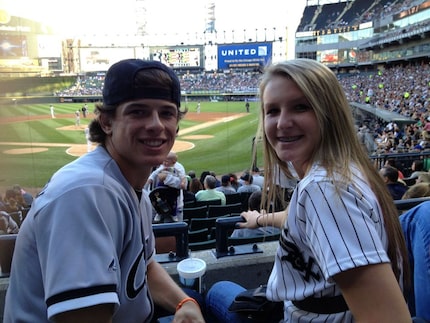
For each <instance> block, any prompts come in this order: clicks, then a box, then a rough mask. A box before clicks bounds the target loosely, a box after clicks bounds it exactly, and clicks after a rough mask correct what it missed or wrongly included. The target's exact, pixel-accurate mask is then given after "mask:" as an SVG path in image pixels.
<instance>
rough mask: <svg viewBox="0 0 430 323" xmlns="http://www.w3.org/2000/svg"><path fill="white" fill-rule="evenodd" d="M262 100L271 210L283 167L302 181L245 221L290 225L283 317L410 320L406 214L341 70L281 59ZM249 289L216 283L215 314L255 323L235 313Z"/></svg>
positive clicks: (211, 301) (283, 252)
mask: <svg viewBox="0 0 430 323" xmlns="http://www.w3.org/2000/svg"><path fill="white" fill-rule="evenodd" d="M259 97H260V99H261V109H260V126H259V129H262V140H263V147H264V152H263V155H264V159H265V163H264V170H265V177H266V178H267V179H268V180H267V182H268V183H269V186H268V190H267V191H266V190H263V196H262V201H263V203H262V205H263V206H265V209H269V208H268V205H270V203H271V202H273V201H274V199H275V196H274V195H275V192H274V185H275V179H276V169H277V167H279V169H281V170H282V172H284V173H285V175H286V176H287V177H288V178H293V177H294V176H293V174H292V173H291V171H290V169H289V167H290V166H291V167H293V168H294V170H295V171H296V173H297V175H298V178H299V179H300V181H299V182H298V184H297V186H296V188H295V190H294V193H293V195H292V197H291V201H290V204H289V207H288V209H287V210H286V211H285V212H280V213H270V212H268V213H266V212H257V211H249V212H244V213H242V216H243V217H244V218H245V219H246V222H243V223H239V226H240V227H242V228H256V227H258V226H264V225H273V226H276V227H279V228H282V231H281V237H280V244H279V246H278V249H277V254H276V257H275V264H274V266H273V270H272V273H271V275H270V278H269V282H268V285H267V292H266V296H267V298H268V299H270V300H273V301H283V302H284V311H283V314H284V321H285V322H297V321H300V322H315V321H318V322H352V321H363V322H368V321H374V322H387V323H388V322H390V323H391V322H410V321H411V317H410V314H409V311H408V307H407V304H406V302H405V299H404V296H403V293H402V288H401V286H407V282H408V279H407V278H408V270H409V267H408V266H407V263H406V262H404V260H405V259H407V250H406V246H405V242H404V238H403V235H402V233H401V228H400V224H399V221H398V216H397V214H398V212H397V209H396V206H395V204H394V202H393V199H392V197H391V196H390V194H389V192H388V190H387V189H386V185H385V183H384V182H383V180H382V178H381V176H379V175H378V170H377V169H376V168H375V167H374V166H373V165H372V164H371V163H370V162H369V159H368V156H367V154H365V152H364V150H363V149H362V147H361V144H360V142H359V141H358V138H357V136H356V133H355V129H354V122H353V118H352V115H351V109H350V106H349V104H348V100H347V99H346V97H345V94H344V91H343V89H342V87H341V86H340V84H339V83H338V82H337V80H336V76H335V74H334V73H333V72H332V71H331V70H330V69H329V68H328V67H326V66H325V65H323V64H321V63H318V62H316V61H314V60H310V59H296V60H290V61H285V62H281V63H277V64H273V65H270V66H268V67H267V68H266V70H265V73H264V75H263V76H262V78H261V84H260V95H259ZM274 172H275V173H274ZM382 224H384V225H382ZM375 254H378V257H374V256H375ZM242 290H243V288H241V287H240V286H239V287H237V284H234V283H232V282H217V283H216V284H214V285H213V286H212V287H211V289H210V290H209V291H208V293H207V296H206V305H207V308H208V312H209V313H210V314H211V315H214V316H215V317H216V318H217V319H218V322H245V321H247V319H248V318H247V317H246V316H240V314H238V313H231V312H228V307H229V306H230V304H231V303H232V301H233V300H234V298H235V296H236V295H237V292H240V291H242ZM329 304H336V306H330V305H329ZM375 304H377V306H375Z"/></svg>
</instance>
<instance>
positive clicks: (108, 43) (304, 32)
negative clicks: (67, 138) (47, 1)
mask: <svg viewBox="0 0 430 323" xmlns="http://www.w3.org/2000/svg"><path fill="white" fill-rule="evenodd" d="M327 2H330V3H327ZM0 29H1V30H2V33H1V35H0V45H1V46H2V47H1V49H2V52H1V54H2V56H1V57H0V77H17V76H43V75H60V74H67V75H71V74H72V75H79V74H85V73H87V72H98V71H101V72H104V71H106V70H107V68H108V67H109V66H110V64H112V63H113V62H115V61H117V60H118V59H121V58H124V57H140V58H145V59H159V60H161V61H162V62H164V63H166V64H168V65H170V66H171V67H173V68H174V69H176V70H177V71H178V73H179V74H184V73H190V74H194V73H197V74H198V73H201V72H203V71H226V70H229V71H233V70H236V71H237V70H240V71H251V72H255V71H256V70H258V69H260V68H261V67H262V66H264V65H266V64H267V63H268V62H271V61H272V62H276V61H280V60H283V59H286V55H287V53H286V48H287V44H286V41H287V37H286V35H285V31H281V30H277V31H276V32H275V28H273V35H272V31H269V32H268V33H267V34H266V30H264V37H263V38H261V37H260V38H259V37H257V32H256V34H255V35H253V36H252V37H250V38H249V39H248V37H245V38H244V39H243V40H242V41H238V38H237V37H236V41H234V39H233V38H232V37H230V38H228V37H226V35H225V31H224V38H222V36H220V35H218V36H220V37H218V38H216V35H215V36H214V35H213V34H211V33H206V34H204V35H203V34H202V35H198V33H196V38H195V39H193V40H190V39H188V42H185V43H184V42H180V43H178V44H176V45H168V44H167V43H166V44H165V45H163V44H161V43H157V44H155V43H152V42H147V41H143V40H142V39H140V38H136V37H133V36H131V35H130V37H125V36H121V37H114V36H112V37H97V39H96V40H95V39H64V40H61V44H60V43H59V40H58V38H56V37H54V35H52V34H49V33H48V34H46V33H45V34H43V33H42V31H41V29H40V28H39V27H38V25H36V24H34V23H32V22H31V21H28V20H25V19H16V17H12V19H10V21H9V22H7V23H5V24H2V25H0ZM264 29H266V28H264ZM276 33H277V34H276ZM211 35H212V36H213V37H212V36H211ZM429 35H430V0H406V1H400V0H377V1H369V0H350V1H344V0H339V1H333V0H331V1H323V0H312V1H311V0H308V6H306V7H305V9H304V11H303V16H302V19H301V22H300V24H299V26H298V29H297V32H296V35H295V36H296V37H295V40H294V41H295V56H296V57H306V58H311V59H315V60H318V61H321V62H323V63H325V64H327V65H329V66H330V67H331V68H335V69H337V70H338V71H339V72H350V71H352V70H362V69H367V68H368V67H369V66H370V65H377V64H384V63H387V62H388V63H391V62H393V61H402V60H403V61H404V60H412V59H416V58H419V59H420V60H422V59H423V58H425V57H429V56H430V37H429ZM227 36H228V35H227ZM249 36H251V35H249ZM254 36H255V37H254ZM272 36H273V37H272ZM278 36H279V37H278ZM211 37H212V38H211ZM245 39H248V40H245ZM160 42H162V40H160ZM6 49H8V50H6Z"/></svg>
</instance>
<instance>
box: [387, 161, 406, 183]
mask: <svg viewBox="0 0 430 323" xmlns="http://www.w3.org/2000/svg"><path fill="white" fill-rule="evenodd" d="M385 166H391V167H394V168H395V169H397V173H398V179H403V178H405V175H403V172H402V171H401V170H400V169H399V168H398V167H397V164H396V160H395V159H394V158H388V159H387V160H386V161H385Z"/></svg>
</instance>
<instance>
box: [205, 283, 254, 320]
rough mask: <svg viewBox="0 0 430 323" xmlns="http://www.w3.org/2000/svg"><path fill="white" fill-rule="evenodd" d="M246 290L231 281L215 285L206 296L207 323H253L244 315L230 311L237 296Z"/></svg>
mask: <svg viewBox="0 0 430 323" xmlns="http://www.w3.org/2000/svg"><path fill="white" fill-rule="evenodd" d="M245 290H246V288H244V287H242V286H240V285H238V284H236V283H233V282H230V281H220V282H217V283H215V284H214V285H213V286H212V287H211V288H210V289H209V291H208V292H207V294H206V322H207V323H215V322H219V323H223V322H225V323H231V322H235V323H242V322H244V323H249V322H253V321H252V320H251V319H248V318H247V317H246V316H244V315H240V314H238V313H234V312H229V311H228V307H229V306H230V304H231V303H232V302H233V300H234V298H235V297H236V295H237V294H239V293H240V292H243V291H245Z"/></svg>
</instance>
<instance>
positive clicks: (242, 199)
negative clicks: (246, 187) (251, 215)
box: [239, 192, 252, 211]
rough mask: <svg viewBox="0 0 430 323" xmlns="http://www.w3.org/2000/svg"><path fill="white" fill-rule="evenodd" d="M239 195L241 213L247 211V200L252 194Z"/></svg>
mask: <svg viewBox="0 0 430 323" xmlns="http://www.w3.org/2000/svg"><path fill="white" fill-rule="evenodd" d="M239 194H240V202H241V203H242V211H248V200H249V197H250V196H251V194H252V192H241V193H239Z"/></svg>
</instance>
